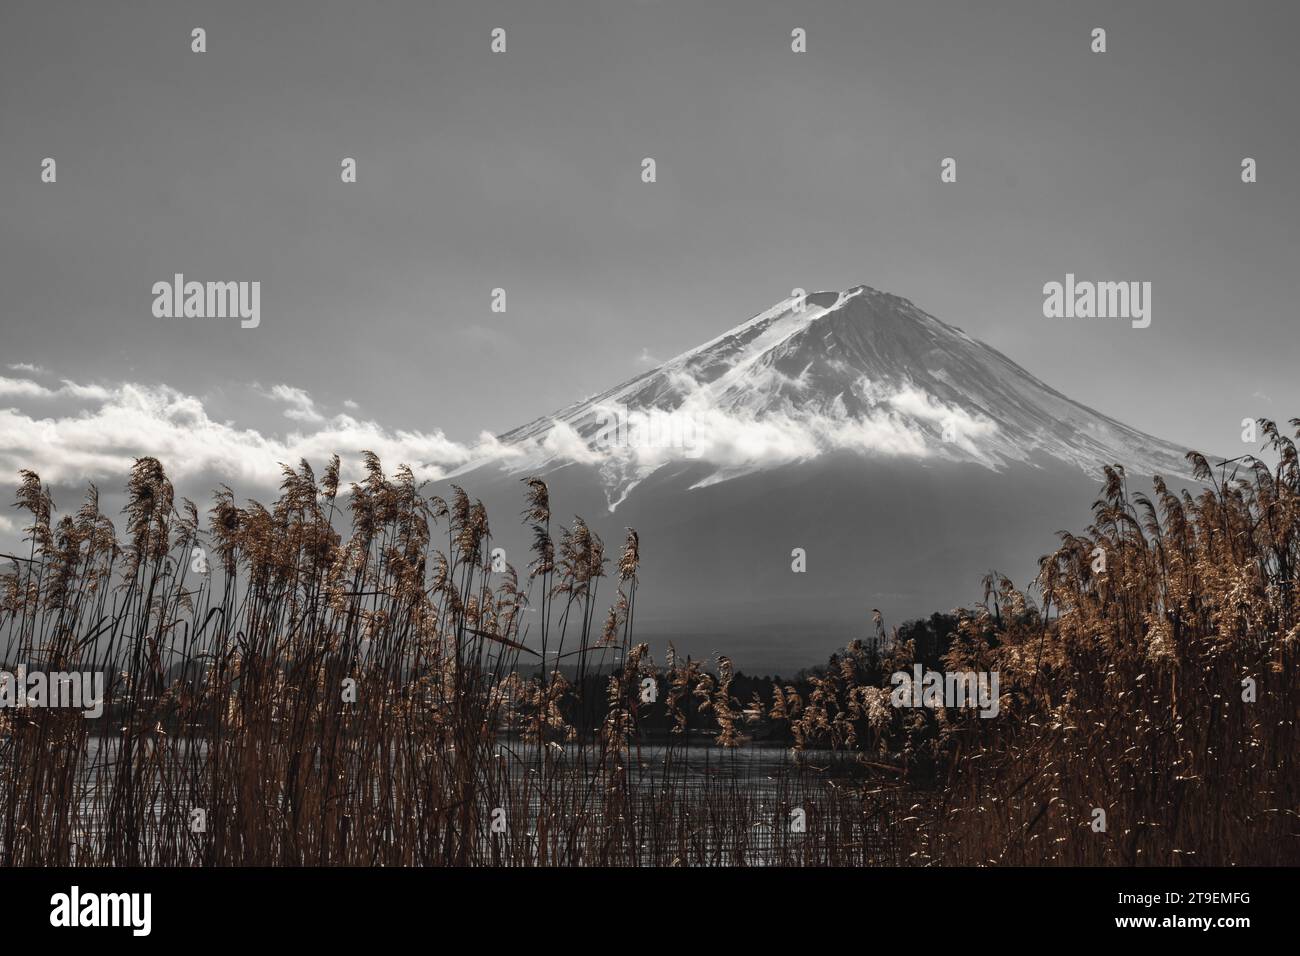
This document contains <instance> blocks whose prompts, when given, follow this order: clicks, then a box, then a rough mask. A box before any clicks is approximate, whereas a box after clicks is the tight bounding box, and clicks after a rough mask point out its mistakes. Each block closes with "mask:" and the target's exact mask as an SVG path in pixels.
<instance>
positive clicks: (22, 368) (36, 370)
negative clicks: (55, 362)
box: [8, 362, 45, 375]
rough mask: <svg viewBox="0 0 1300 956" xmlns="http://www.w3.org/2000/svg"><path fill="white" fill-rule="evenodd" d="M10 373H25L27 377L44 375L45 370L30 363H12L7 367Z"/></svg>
mask: <svg viewBox="0 0 1300 956" xmlns="http://www.w3.org/2000/svg"><path fill="white" fill-rule="evenodd" d="M8 368H9V371H11V372H26V373H27V374H28V375H44V374H45V369H43V368H41V367H40V366H39V365H33V364H32V363H31V362H14V363H13V364H12V365H10V366H8Z"/></svg>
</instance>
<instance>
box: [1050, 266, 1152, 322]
mask: <svg viewBox="0 0 1300 956" xmlns="http://www.w3.org/2000/svg"><path fill="white" fill-rule="evenodd" d="M1043 296H1044V298H1043V315H1044V316H1045V317H1046V318H1049V319H1074V318H1079V319H1093V318H1096V319H1132V320H1133V328H1135V329H1145V328H1146V327H1147V326H1148V325H1150V324H1151V283H1150V282H1089V281H1086V280H1085V281H1081V282H1076V281H1075V278H1074V273H1073V272H1067V273H1066V274H1065V282H1064V283H1060V282H1049V283H1047V284H1046V285H1044V286H1043Z"/></svg>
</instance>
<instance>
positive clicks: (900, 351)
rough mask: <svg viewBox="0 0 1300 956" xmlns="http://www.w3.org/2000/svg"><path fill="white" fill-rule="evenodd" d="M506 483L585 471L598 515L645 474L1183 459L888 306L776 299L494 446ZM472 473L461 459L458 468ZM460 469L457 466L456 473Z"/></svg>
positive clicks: (862, 297) (855, 292) (954, 331)
mask: <svg viewBox="0 0 1300 956" xmlns="http://www.w3.org/2000/svg"><path fill="white" fill-rule="evenodd" d="M494 447H495V449H496V453H495V455H494V457H495V458H496V459H497V464H498V465H500V466H501V467H504V468H505V469H506V470H508V471H510V472H511V473H516V474H522V473H524V472H530V473H534V472H540V473H545V472H546V471H547V470H549V469H551V468H555V467H560V466H562V465H564V464H566V463H573V462H577V463H582V464H587V465H592V466H595V467H596V468H598V470H599V474H600V478H601V481H602V483H603V485H604V488H605V493H606V498H607V502H608V505H609V507H610V510H613V509H614V508H615V507H617V506H618V505H619V504H621V503H622V502H623V501H624V500H625V499H626V498H627V495H628V494H629V493H630V492H631V491H632V490H633V489H634V488H635V487H637V485H638V484H640V483H641V482H642V481H644V480H645V479H646V478H647V477H648V476H649V475H651V474H653V473H655V472H657V471H659V470H661V469H665V468H671V467H673V466H679V467H680V466H683V465H684V464H685V463H691V464H692V466H698V465H703V466H705V467H704V469H703V471H702V472H699V471H693V472H692V474H697V475H698V474H700V473H702V474H703V475H704V477H702V478H699V477H697V478H696V480H695V482H694V484H693V485H692V487H695V488H700V487H705V486H708V485H711V484H716V483H718V482H722V481H727V480H730V479H734V478H737V477H740V476H743V475H747V474H751V473H754V472H756V471H760V470H764V469H768V468H772V467H777V466H780V465H786V464H792V463H796V462H804V461H810V460H813V459H816V458H818V457H820V456H822V455H825V454H827V453H830V452H841V451H852V452H856V453H859V454H862V455H866V456H876V457H882V458H887V459H916V460H920V461H926V460H937V461H959V462H972V463H975V464H978V465H981V466H983V467H985V468H988V469H990V470H993V471H998V470H1001V469H1003V468H1004V467H1006V466H1007V465H1008V464H1009V463H1011V462H1021V463H1026V464H1029V465H1033V466H1038V465H1039V464H1041V463H1044V462H1045V460H1047V459H1055V460H1056V461H1059V462H1064V463H1066V464H1068V465H1071V466H1073V467H1075V468H1078V469H1080V470H1081V471H1082V472H1084V473H1085V474H1087V475H1090V476H1094V477H1095V476H1097V475H1100V472H1101V466H1102V465H1103V464H1110V463H1119V464H1122V465H1124V466H1125V467H1126V468H1127V469H1129V470H1130V471H1132V472H1134V473H1136V474H1142V475H1152V474H1160V475H1166V476H1170V477H1178V476H1186V475H1187V474H1188V472H1189V468H1188V466H1187V464H1186V462H1185V461H1184V459H1183V452H1184V450H1183V449H1181V448H1178V447H1176V446H1174V445H1171V444H1169V443H1167V442H1163V441H1161V440H1159V439H1156V438H1153V437H1151V436H1150V435H1146V434H1144V433H1142V432H1139V431H1137V430H1135V429H1133V428H1130V427H1128V426H1127V425H1124V424H1122V423H1121V422H1118V421H1116V420H1115V419H1112V418H1109V417H1107V416H1105V415H1102V414H1100V413H1099V412H1096V411H1094V410H1092V409H1090V408H1087V407H1085V406H1083V405H1080V404H1079V403H1077V402H1074V401H1072V400H1070V399H1069V398H1066V397H1065V396H1064V395H1062V394H1061V393H1059V392H1057V391H1055V390H1054V389H1052V388H1050V387H1048V386H1047V385H1045V384H1044V383H1043V382H1041V381H1039V380H1038V379H1037V378H1035V377H1034V376H1033V375H1031V374H1029V373H1028V372H1027V371H1025V370H1024V369H1023V368H1021V367H1020V366H1019V365H1017V364H1015V363H1014V362H1012V361H1011V360H1010V359H1008V358H1007V357H1006V356H1004V355H1002V354H1001V353H1000V352H998V351H996V350H994V349H992V348H990V347H989V346H987V345H984V344H983V343H981V342H978V341H976V340H975V339H973V338H971V337H970V336H969V335H967V334H966V333H965V332H963V331H962V330H961V329H958V328H955V327H954V326H951V325H947V324H946V323H944V322H941V321H940V320H939V319H936V318H935V317H934V316H932V315H929V314H928V313H926V312H923V311H921V310H920V309H918V308H917V307H916V306H915V305H913V304H912V303H911V302H909V301H908V300H906V299H903V298H899V297H898V296H894V295H889V294H887V293H884V292H879V291H877V290H875V289H872V288H869V287H867V286H857V287H855V288H853V289H849V290H847V291H845V292H818V293H813V294H810V295H808V296H806V297H805V298H804V300H803V301H802V302H800V301H799V300H797V299H794V298H790V299H786V300H784V301H782V302H779V303H777V304H776V305H775V306H773V307H772V308H770V309H768V310H767V311H765V312H762V313H759V314H758V315H756V316H754V317H753V318H752V319H750V320H749V321H747V322H745V323H743V324H741V325H739V326H736V327H735V328H733V329H732V330H731V331H729V332H726V333H724V334H722V335H720V336H718V337H717V338H715V339H713V340H711V341H709V342H705V343H704V344H703V345H700V346H698V347H696V348H693V349H691V350H690V351H687V352H684V353H682V354H681V355H678V356H677V357H676V358H673V359H671V360H669V361H668V362H665V363H664V364H663V365H661V366H659V367H658V368H656V369H653V370H651V371H649V372H646V373H644V374H642V375H639V376H637V377H636V378H634V379H631V380H630V381H627V382H624V383H623V384H621V385H618V386H616V387H614V388H612V389H609V390H608V391H606V392H603V393H601V394H599V395H597V396H595V397H593V398H590V399H587V400H586V401H582V402H579V403H576V404H574V405H572V406H570V407H568V408H566V409H563V410H561V411H559V412H557V413H555V414H554V415H550V416H547V417H544V418H539V419H537V420H535V421H533V422H530V423H529V424H527V425H524V426H522V427H520V428H516V429H514V430H512V431H510V432H507V433H505V434H503V435H501V436H499V439H498V443H496V444H495V446H494ZM482 464H484V463H483V462H481V461H480V462H477V463H475V465H474V466H470V467H476V466H479V465H482ZM465 470H468V468H467V469H465Z"/></svg>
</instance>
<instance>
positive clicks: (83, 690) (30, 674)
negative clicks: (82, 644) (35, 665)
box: [0, 664, 104, 717]
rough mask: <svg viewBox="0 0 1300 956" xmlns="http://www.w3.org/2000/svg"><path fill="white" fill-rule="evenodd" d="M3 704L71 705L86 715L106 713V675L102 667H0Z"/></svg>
mask: <svg viewBox="0 0 1300 956" xmlns="http://www.w3.org/2000/svg"><path fill="white" fill-rule="evenodd" d="M0 707H70V708H73V709H75V710H80V711H81V715H82V716H83V717H99V716H100V715H101V714H103V713H104V675H103V674H102V673H99V672H98V671H90V672H88V671H51V672H50V673H46V672H45V671H29V670H28V669H27V667H26V666H25V665H22V664H20V665H18V671H17V672H16V673H13V672H10V671H6V670H0Z"/></svg>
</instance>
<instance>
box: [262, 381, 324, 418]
mask: <svg viewBox="0 0 1300 956" xmlns="http://www.w3.org/2000/svg"><path fill="white" fill-rule="evenodd" d="M267 394H268V395H269V396H270V397H271V398H273V399H275V400H276V401H277V402H284V403H285V404H286V405H288V406H289V407H288V408H286V409H285V411H284V417H285V418H291V419H293V420H294V421H298V422H323V421H324V420H325V416H324V415H322V414H321V413H320V412H318V411H317V410H316V403H315V402H314V401H313V400H312V397H311V396H310V395H308V394H307V393H306V392H305V391H303V390H302V389H301V388H294V387H293V386H291V385H276V386H274V387H273V388H272V389H271V391H270V392H268V393H267Z"/></svg>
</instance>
